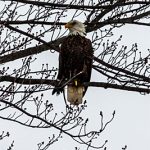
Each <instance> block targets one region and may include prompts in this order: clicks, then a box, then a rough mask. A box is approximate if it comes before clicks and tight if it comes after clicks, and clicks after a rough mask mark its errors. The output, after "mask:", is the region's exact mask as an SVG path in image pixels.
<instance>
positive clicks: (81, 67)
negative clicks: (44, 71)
mask: <svg viewBox="0 0 150 150" xmlns="http://www.w3.org/2000/svg"><path fill="white" fill-rule="evenodd" d="M65 28H68V29H69V31H70V32H69V35H68V36H67V38H65V40H64V41H63V42H62V44H61V49H60V54H59V72H58V77H57V81H58V84H57V85H56V86H55V88H54V89H53V91H52V95H53V94H55V93H56V94H57V95H59V94H60V93H61V92H63V90H64V86H65V85H67V100H68V101H69V102H70V103H71V104H73V105H79V104H81V103H82V98H83V96H84V95H85V93H86V90H87V87H85V86H84V85H83V83H84V82H89V81H90V78H91V70H92V61H93V60H92V58H93V48H92V43H91V41H90V40H89V39H87V38H86V37H85V36H86V32H85V26H84V24H83V23H81V22H79V21H77V20H73V21H70V22H68V23H67V24H66V25H65ZM65 83H66V84H65Z"/></svg>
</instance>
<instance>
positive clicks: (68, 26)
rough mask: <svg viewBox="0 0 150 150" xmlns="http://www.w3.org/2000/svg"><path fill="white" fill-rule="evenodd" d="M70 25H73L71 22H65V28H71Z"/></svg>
mask: <svg viewBox="0 0 150 150" xmlns="http://www.w3.org/2000/svg"><path fill="white" fill-rule="evenodd" d="M72 27H73V25H72V24H71V23H69V22H68V23H67V24H65V28H68V29H69V28H72Z"/></svg>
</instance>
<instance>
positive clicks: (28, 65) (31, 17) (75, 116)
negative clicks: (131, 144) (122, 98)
mask: <svg viewBox="0 0 150 150" xmlns="http://www.w3.org/2000/svg"><path fill="white" fill-rule="evenodd" d="M0 5H1V10H0V18H1V19H0V42H1V45H0V64H1V66H0V67H1V69H0V83H1V84H0V118H1V119H6V120H9V121H14V122H17V123H20V124H22V125H24V126H28V127H34V128H48V129H49V128H54V129H56V130H57V131H58V134H54V135H51V137H50V138H49V142H48V143H43V142H41V143H39V144H38V150H46V149H48V148H49V147H50V145H52V144H53V143H55V142H57V141H58V140H59V139H60V138H62V136H63V135H67V136H69V137H71V138H72V139H73V140H74V141H76V142H78V143H80V144H83V145H85V147H86V149H90V148H91V149H92V148H93V149H94V148H95V149H106V143H107V140H106V141H105V142H104V143H103V144H101V145H97V146H96V145H95V144H93V141H95V140H96V139H98V138H99V137H100V135H101V132H103V131H104V130H105V128H106V127H107V125H108V124H109V123H110V122H111V121H112V120H113V118H114V115H115V112H113V114H112V117H111V118H110V120H108V121H107V122H104V120H103V113H102V112H100V120H99V121H98V122H100V125H99V129H98V130H92V131H89V130H87V124H88V123H89V124H90V122H89V121H88V119H84V118H83V117H82V113H84V111H85V109H86V107H87V104H86V101H85V102H84V104H82V105H81V106H79V107H76V106H69V105H68V104H66V103H65V101H63V100H62V106H64V107H63V108H62V110H61V111H60V112H58V111H54V106H53V103H52V97H48V96H47V93H50V92H51V89H52V88H53V86H54V85H55V84H56V82H57V81H56V80H55V78H56V74H57V68H55V67H52V65H51V64H52V63H53V62H52V57H53V55H54V54H53V53H55V55H57V54H58V53H59V51H60V49H59V48H60V47H59V46H60V44H61V42H62V41H63V40H64V39H65V36H66V35H67V34H66V31H65V30H64V29H63V27H62V26H63V25H64V24H65V23H66V22H68V21H70V20H72V19H77V20H81V19H82V20H83V22H84V23H85V24H86V31H87V33H88V36H89V37H90V39H91V41H92V44H93V48H94V51H95V55H94V62H93V70H95V71H97V72H98V73H99V76H101V77H102V79H103V82H101V81H96V80H95V82H90V83H84V84H85V86H95V87H97V88H99V87H102V88H113V89H120V90H127V91H133V92H140V93H144V94H145V93H150V89H149V86H150V78H149V76H150V74H149V72H150V65H149V54H148V55H147V56H145V57H144V58H143V57H142V55H141V53H140V52H139V50H138V46H137V44H136V43H135V44H133V45H132V47H131V48H128V46H126V45H122V46H120V45H119V42H120V41H121V39H122V36H121V35H120V37H119V38H118V39H116V40H115V41H113V42H111V41H109V38H110V37H113V31H114V29H117V28H121V27H123V26H125V25H126V24H134V25H137V26H138V25H143V26H150V23H149V15H150V2H149V1H146V0H143V1H142V0H87V1H84V0H42V1H41V0H34V1H32V0H3V1H0ZM42 52H45V53H46V54H47V55H48V56H49V60H48V59H45V58H44V57H43V56H42V54H43V53H42ZM148 52H149V50H148ZM37 62H38V63H37ZM37 64H38V65H39V66H37ZM35 66H36V67H35ZM49 95H50V94H49ZM64 99H65V98H64ZM63 104H64V105H63ZM62 112H63V113H62ZM74 131H76V132H75V133H74ZM12 147H13V146H12ZM12 147H10V149H11V148H12ZM76 149H78V148H77V147H76ZM124 149H126V146H125V147H124Z"/></svg>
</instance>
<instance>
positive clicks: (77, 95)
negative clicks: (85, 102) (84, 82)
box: [67, 85, 84, 105]
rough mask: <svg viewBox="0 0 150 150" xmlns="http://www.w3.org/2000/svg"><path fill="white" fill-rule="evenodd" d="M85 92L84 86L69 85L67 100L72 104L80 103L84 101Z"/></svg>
mask: <svg viewBox="0 0 150 150" xmlns="http://www.w3.org/2000/svg"><path fill="white" fill-rule="evenodd" d="M83 92H84V86H75V85H68V86H67V100H68V102H70V104H72V105H79V104H81V103H82V98H83Z"/></svg>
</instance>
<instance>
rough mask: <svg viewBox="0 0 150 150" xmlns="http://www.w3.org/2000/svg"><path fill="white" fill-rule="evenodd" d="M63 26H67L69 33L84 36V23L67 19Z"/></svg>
mask: <svg viewBox="0 0 150 150" xmlns="http://www.w3.org/2000/svg"><path fill="white" fill-rule="evenodd" d="M65 28H68V29H69V31H70V33H69V35H81V36H85V35H86V32H85V25H84V24H83V23H82V22H80V21H77V20H72V21H69V22H68V23H67V24H66V25H65Z"/></svg>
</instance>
